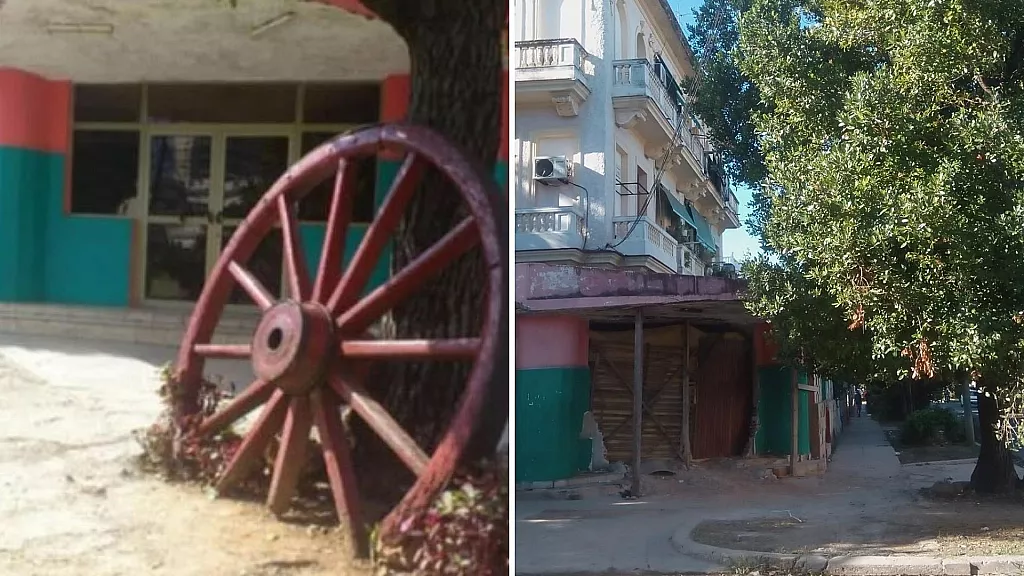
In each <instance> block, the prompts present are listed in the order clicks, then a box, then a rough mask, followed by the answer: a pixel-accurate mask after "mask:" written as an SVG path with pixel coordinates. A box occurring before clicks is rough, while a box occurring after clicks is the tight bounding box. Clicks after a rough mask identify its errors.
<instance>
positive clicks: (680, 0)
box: [668, 0, 760, 259]
mask: <svg viewBox="0 0 1024 576" xmlns="http://www.w3.org/2000/svg"><path fill="white" fill-rule="evenodd" d="M668 3H669V5H670V6H672V10H673V11H674V12H675V13H676V18H678V19H679V24H680V25H682V27H683V31H684V32H685V31H686V26H687V24H693V22H694V19H693V10H694V9H696V8H698V7H700V5H701V4H703V0H668ZM732 191H733V193H734V194H736V199H737V200H739V204H740V222H743V221H745V220H746V218H747V214H749V213H750V198H751V194H752V190H751V189H750V188H747V187H746V186H741V187H735V188H733V190H732ZM722 244H723V246H722V255H723V256H732V257H735V258H737V259H741V258H743V256H745V255H747V254H750V255H753V254H756V253H757V252H759V251H760V246H759V244H758V241H757V238H754V237H753V236H751V235H750V234H748V233H747V230H746V227H745V226H744V227H743V228H739V229H737V230H726V231H725V233H724V234H722Z"/></svg>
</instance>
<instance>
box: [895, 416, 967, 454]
mask: <svg viewBox="0 0 1024 576" xmlns="http://www.w3.org/2000/svg"><path fill="white" fill-rule="evenodd" d="M965 436H966V434H965V433H964V430H963V424H962V423H961V422H960V420H959V419H958V418H957V417H956V416H954V415H953V413H952V412H949V411H947V410H942V409H939V408H925V409H924V410H917V411H915V412H913V413H911V414H910V416H908V417H907V421H906V422H904V423H903V428H902V429H901V430H900V442H902V443H903V444H906V445H908V446H929V445H935V444H948V443H958V442H963V441H964V438H965Z"/></svg>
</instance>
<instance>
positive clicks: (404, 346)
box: [341, 338, 480, 360]
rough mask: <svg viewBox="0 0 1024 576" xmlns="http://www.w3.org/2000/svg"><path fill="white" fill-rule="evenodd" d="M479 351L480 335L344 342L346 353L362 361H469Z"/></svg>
mask: <svg viewBox="0 0 1024 576" xmlns="http://www.w3.org/2000/svg"><path fill="white" fill-rule="evenodd" d="M479 350H480V339H479V338H450V339H437V340H348V341H345V342H342V344H341V355H342V356H344V357H346V358H353V359H360V360H417V359H424V360H467V359H472V358H474V357H475V356H476V355H477V352H479Z"/></svg>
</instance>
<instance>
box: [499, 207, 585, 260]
mask: <svg viewBox="0 0 1024 576" xmlns="http://www.w3.org/2000/svg"><path fill="white" fill-rule="evenodd" d="M584 220H585V218H584V215H583V210H582V209H581V208H580V207H579V206H575V205H574V206H557V207H553V208H517V209H516V250H517V251H519V250H557V249H560V248H576V249H581V248H583V235H584V233H585V228H584Z"/></svg>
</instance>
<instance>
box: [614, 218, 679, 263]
mask: <svg viewBox="0 0 1024 576" xmlns="http://www.w3.org/2000/svg"><path fill="white" fill-rule="evenodd" d="M634 222H636V216H616V217H615V218H613V219H612V230H613V232H614V235H615V241H614V242H613V244H618V246H616V248H615V249H616V250H618V251H619V252H621V253H622V254H624V255H626V256H648V257H651V258H654V259H655V260H657V261H658V262H660V263H661V264H662V265H664V266H665V268H667V269H668V270H669V271H670V272H676V273H678V272H679V263H678V258H679V256H678V254H677V252H678V248H679V243H678V242H676V239H675V238H673V237H672V236H671V235H670V234H669V233H668V232H666V231H665V229H664V228H662V227H661V226H658V225H657V224H655V223H654V222H653V221H652V220H651V219H650V217H648V216H644V217H643V218H641V219H640V221H639V222H637V224H636V226H635V227H634V226H633V223H634ZM630 228H632V232H631V231H630ZM623 239H625V240H623ZM619 242H621V244H619Z"/></svg>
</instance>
